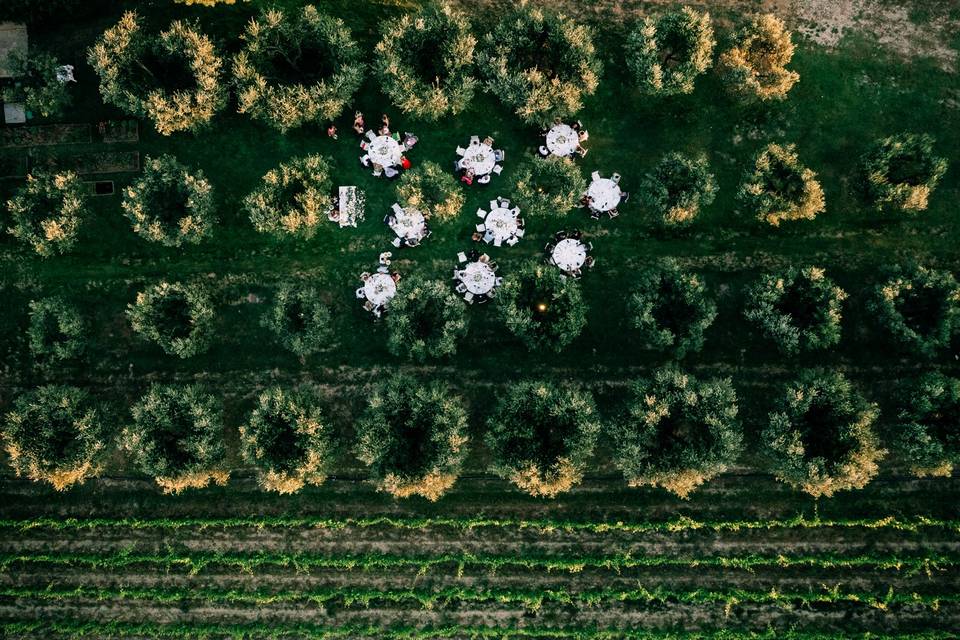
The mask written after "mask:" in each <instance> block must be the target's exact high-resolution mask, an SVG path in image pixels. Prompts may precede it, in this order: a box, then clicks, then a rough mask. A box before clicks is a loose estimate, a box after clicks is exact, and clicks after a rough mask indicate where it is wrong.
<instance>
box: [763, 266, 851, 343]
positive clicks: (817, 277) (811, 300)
mask: <svg viewBox="0 0 960 640" xmlns="http://www.w3.org/2000/svg"><path fill="white" fill-rule="evenodd" d="M745 295H746V306H745V308H744V316H746V318H747V320H749V321H750V322H752V323H754V325H755V326H756V327H757V328H758V329H759V330H760V332H761V333H762V334H763V335H764V337H766V338H768V339H769V340H772V341H773V342H774V343H775V344H776V345H777V348H778V349H779V350H780V351H781V352H782V353H785V354H788V355H793V354H796V353H798V352H800V351H815V350H817V349H826V348H827V347H832V346H834V345H836V344H837V343H839V342H840V335H841V327H840V320H841V317H842V314H841V312H842V308H843V301H844V300H845V299H846V297H847V294H846V292H844V290H843V289H841V288H840V287H838V286H836V285H835V284H834V283H833V281H832V280H830V278H828V277H826V275H824V271H823V269H820V268H819V267H805V268H803V269H795V268H790V269H787V270H786V271H784V272H782V273H772V274H767V275H764V276H762V277H761V278H760V279H759V280H758V281H757V282H755V283H754V284H753V285H751V286H750V287H747V290H746V292H745Z"/></svg>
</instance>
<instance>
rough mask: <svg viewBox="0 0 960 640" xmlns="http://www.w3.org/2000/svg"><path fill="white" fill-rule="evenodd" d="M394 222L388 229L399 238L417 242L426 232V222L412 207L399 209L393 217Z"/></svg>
mask: <svg viewBox="0 0 960 640" xmlns="http://www.w3.org/2000/svg"><path fill="white" fill-rule="evenodd" d="M393 218H394V222H392V223H391V224H390V228H391V229H393V232H394V233H395V234H397V237H399V238H406V239H407V240H419V239H421V238H423V234H424V233H426V231H427V221H426V219H425V218H424V217H423V214H422V213H421V212H420V211H419V210H417V209H414V208H413V207H407V208H405V209H401V210H400V211H399V212H396V213H394V215H393Z"/></svg>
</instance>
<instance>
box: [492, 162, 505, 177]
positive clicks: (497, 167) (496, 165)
mask: <svg viewBox="0 0 960 640" xmlns="http://www.w3.org/2000/svg"><path fill="white" fill-rule="evenodd" d="M501 171H503V167H501V166H500V165H498V164H495V165H493V172H494V173H495V174H497V175H500V172H501Z"/></svg>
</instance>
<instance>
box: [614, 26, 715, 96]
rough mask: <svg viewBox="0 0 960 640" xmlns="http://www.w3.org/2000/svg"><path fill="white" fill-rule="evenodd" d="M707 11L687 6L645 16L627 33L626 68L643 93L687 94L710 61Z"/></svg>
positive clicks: (710, 33)
mask: <svg viewBox="0 0 960 640" xmlns="http://www.w3.org/2000/svg"><path fill="white" fill-rule="evenodd" d="M716 44H717V42H716V40H715V39H714V37H713V24H712V23H711V21H710V14H708V13H699V12H697V11H694V10H693V9H691V8H690V7H683V8H682V9H680V10H679V11H672V12H669V13H665V14H663V15H661V16H659V17H657V18H652V17H648V18H645V19H644V20H643V21H642V22H641V23H639V24H638V25H637V26H636V27H635V28H634V29H633V30H632V31H631V32H630V34H629V35H628V36H627V44H626V58H627V68H629V69H630V73H632V74H633V78H634V80H635V81H636V82H637V84H638V85H639V86H640V89H641V90H642V91H643V92H644V93H648V94H652V95H676V94H683V93H691V92H692V91H693V84H694V81H695V80H696V79H697V76H699V75H700V74H702V73H703V72H704V71H706V70H707V69H709V68H710V65H711V64H713V48H714V47H715V46H716Z"/></svg>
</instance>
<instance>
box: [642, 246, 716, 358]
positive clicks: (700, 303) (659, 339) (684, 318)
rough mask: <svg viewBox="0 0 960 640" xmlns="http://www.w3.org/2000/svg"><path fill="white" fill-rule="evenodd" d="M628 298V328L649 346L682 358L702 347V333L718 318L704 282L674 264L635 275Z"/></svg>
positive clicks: (647, 269)
mask: <svg viewBox="0 0 960 640" xmlns="http://www.w3.org/2000/svg"><path fill="white" fill-rule="evenodd" d="M636 278H637V286H636V288H635V289H634V291H633V293H632V294H631V296H630V299H629V302H628V309H629V313H630V325H631V326H632V327H633V328H634V329H637V330H638V331H639V333H640V339H641V340H642V341H643V342H645V343H646V345H647V346H648V347H652V348H654V349H662V350H664V351H669V352H671V353H672V354H673V355H674V356H676V357H677V358H682V357H683V356H684V355H686V354H687V353H688V352H690V351H699V350H700V349H701V348H703V339H704V338H703V334H704V332H705V331H706V330H707V328H709V327H710V325H711V324H713V321H714V319H715V318H716V317H717V305H716V304H715V303H714V301H713V300H712V299H711V298H710V296H709V295H708V293H707V287H706V285H705V284H704V282H703V280H702V279H701V278H700V277H699V276H697V275H696V274H693V273H686V272H684V271H681V270H680V268H679V267H678V266H677V265H676V263H674V262H669V263H667V264H665V265H664V266H663V267H662V268H649V267H648V268H646V269H643V270H641V271H639V272H638V273H637V274H636Z"/></svg>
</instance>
